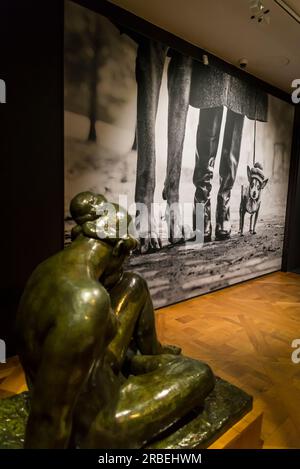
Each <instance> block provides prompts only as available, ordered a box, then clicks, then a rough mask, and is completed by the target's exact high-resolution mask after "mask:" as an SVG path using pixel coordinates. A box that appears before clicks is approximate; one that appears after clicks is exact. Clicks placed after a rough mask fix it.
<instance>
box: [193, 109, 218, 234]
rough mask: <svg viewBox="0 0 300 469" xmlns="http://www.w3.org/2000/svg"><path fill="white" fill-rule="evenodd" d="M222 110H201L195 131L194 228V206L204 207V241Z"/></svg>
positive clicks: (209, 219)
mask: <svg viewBox="0 0 300 469" xmlns="http://www.w3.org/2000/svg"><path fill="white" fill-rule="evenodd" d="M222 116H223V108H222V107H218V108H211V109H202V110H201V111H200V118H199V124H198V130H197V139H196V161H195V169H194V175H193V183H194V185H195V187H196V191H195V196H194V205H195V208H194V220H193V224H194V226H193V228H194V230H195V229H196V228H197V227H196V204H203V206H204V240H205V241H209V240H210V239H211V205H210V192H211V187H212V186H211V180H212V178H213V169H214V164H215V159H216V155H217V151H218V145H219V137H220V130H221V124H222Z"/></svg>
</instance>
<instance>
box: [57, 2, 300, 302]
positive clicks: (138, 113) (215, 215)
mask: <svg viewBox="0 0 300 469" xmlns="http://www.w3.org/2000/svg"><path fill="white" fill-rule="evenodd" d="M64 42H65V55H64V57H65V59H64V60H65V63H64V66H65V87H64V88H65V97H64V110H65V126H64V129H65V130H64V141H65V242H66V244H68V243H69V242H70V232H71V229H72V221H71V217H70V213H69V205H70V201H71V199H72V197H74V196H75V195H76V194H77V193H79V192H82V191H93V192H97V193H99V194H103V195H104V196H105V198H106V199H107V200H108V201H109V202H114V203H121V202H123V201H124V203H125V202H126V204H127V207H126V208H128V209H129V212H130V213H131V215H132V216H133V217H136V219H135V220H136V222H135V228H136V236H137V237H138V238H139V241H140V248H139V250H138V251H137V252H134V254H133V256H131V258H130V260H129V261H128V269H130V270H132V271H136V272H138V273H141V274H142V275H143V277H144V278H145V280H146V281H147V283H148V286H149V288H150V292H151V296H152V298H153V301H154V306H155V307H156V308H157V307H162V306H165V305H168V304H172V303H175V302H178V301H181V300H184V299H187V298H191V297H193V296H197V295H200V294H203V293H207V292H211V291H214V290H217V289H220V288H224V287H226V286H228V285H232V284H235V283H237V282H241V281H245V280H248V279H251V278H254V277H258V276H261V275H264V274H267V273H270V272H274V271H277V270H280V269H281V263H282V250H283V239H284V228H285V217H286V204H287V192H288V178H289V165H290V152H291V141H292V132H293V118H294V109H293V106H292V105H291V104H289V103H287V102H285V101H283V100H280V99H278V98H276V97H274V96H272V95H270V94H267V93H266V92H265V91H264V90H263V89H262V88H259V86H258V85H257V84H253V83H254V81H251V80H248V79H247V78H240V77H238V76H235V75H230V74H228V73H226V72H224V71H223V70H222V69H221V68H218V67H216V66H214V65H212V64H210V62H209V60H208V59H209V58H208V59H207V60H206V59H205V60H203V61H200V60H196V59H194V58H192V57H188V56H185V55H182V54H181V53H180V52H179V51H177V50H174V49H171V48H170V47H169V46H168V45H167V44H163V43H160V42H157V41H156V40H154V39H151V38H148V37H146V36H143V35H142V34H139V33H137V32H136V31H131V30H129V29H128V28H126V27H124V25H118V24H116V23H113V22H112V21H111V20H109V19H108V18H106V17H105V16H103V15H100V14H98V13H95V12H93V11H91V10H88V9H86V8H84V7H82V6H80V5H77V4H75V3H73V2H71V1H66V8H65V41H64ZM121 205H122V203H121ZM199 207H200V209H201V210H199ZM199 214H200V218H201V219H200V223H199V220H198V218H199V216H198V215H199ZM198 232H200V235H201V236H200V238H201V242H199V239H198V234H199V233H198ZM196 241H197V242H196Z"/></svg>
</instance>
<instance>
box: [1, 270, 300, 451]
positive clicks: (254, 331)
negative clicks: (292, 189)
mask: <svg viewBox="0 0 300 469" xmlns="http://www.w3.org/2000/svg"><path fill="white" fill-rule="evenodd" d="M156 317H157V327H158V334H159V338H160V339H161V341H162V342H164V343H170V344H172V343H173V344H177V345H180V346H181V347H182V349H183V353H184V354H186V355H189V356H191V357H194V358H197V359H200V360H203V361H205V362H207V363H208V364H209V365H210V366H211V367H212V368H213V370H214V372H215V373H216V374H218V375H219V376H221V377H222V378H224V379H227V380H228V381H230V382H231V383H233V384H235V385H237V386H239V387H241V388H243V389H244V390H245V391H247V392H248V393H250V394H252V395H253V396H254V399H255V407H256V409H261V410H263V412H264V420H263V433H262V438H263V440H264V447H265V448H299V447H300V364H298V365H295V364H293V363H292V361H291V353H292V351H293V349H292V348H291V343H292V341H293V339H295V338H300V275H297V274H291V273H288V274H286V273H282V272H278V273H274V274H270V275H267V276H264V277H261V278H259V279H255V280H251V281H248V282H245V283H243V284H240V285H236V286H233V287H230V288H227V289H224V290H220V291H218V292H214V293H210V294H208V295H204V296H201V297H197V298H194V299H191V300H188V301H185V302H182V303H178V304H176V305H173V306H168V307H166V308H163V309H160V310H158V311H157V313H156ZM24 389H25V383H24V375H23V372H22V369H21V367H20V365H19V364H18V360H17V359H16V358H13V359H10V360H9V362H8V363H7V364H6V365H0V398H2V397H6V396H8V395H11V394H14V393H17V392H21V391H23V390H24Z"/></svg>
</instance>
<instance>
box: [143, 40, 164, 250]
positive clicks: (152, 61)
mask: <svg viewBox="0 0 300 469" xmlns="http://www.w3.org/2000/svg"><path fill="white" fill-rule="evenodd" d="M167 49H168V48H167V46H165V45H163V44H160V43H158V42H155V41H151V40H148V39H144V40H143V42H141V43H140V44H139V47H138V51H137V59H136V81H137V131H136V135H137V170H136V186H135V202H136V203H137V204H138V205H137V215H138V216H139V224H138V226H137V229H138V231H139V232H140V235H141V238H145V247H144V250H145V252H146V251H147V250H148V248H149V247H150V246H149V244H151V241H150V239H151V232H153V231H155V228H154V226H152V225H153V224H154V221H153V216H152V202H153V196H154V190H155V160H156V156H155V121H156V114H157V108H158V99H159V93H160V87H161V80H162V75H163V69H164V63H165V58H166V53H167ZM147 238H149V239H147ZM155 244H156V242H155ZM155 247H157V246H155Z"/></svg>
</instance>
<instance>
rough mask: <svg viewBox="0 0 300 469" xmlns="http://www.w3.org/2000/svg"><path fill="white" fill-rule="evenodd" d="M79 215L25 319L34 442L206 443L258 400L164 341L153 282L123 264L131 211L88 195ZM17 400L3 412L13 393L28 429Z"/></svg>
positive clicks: (23, 343)
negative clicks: (68, 242) (149, 283)
mask: <svg viewBox="0 0 300 469" xmlns="http://www.w3.org/2000/svg"><path fill="white" fill-rule="evenodd" d="M71 214H72V216H73V218H74V220H75V222H76V223H77V225H76V227H75V228H74V230H73V233H72V237H73V242H72V244H71V245H70V246H68V247H67V248H66V249H65V250H63V251H61V252H59V253H57V254H56V255H54V256H52V257H51V258H49V259H47V260H46V261H44V262H43V263H42V264H40V265H39V266H38V267H37V268H36V270H35V271H34V272H33V274H32V275H31V277H30V279H29V281H28V284H27V286H26V288H25V291H24V294H23V297H22V299H21V303H20V307H19V312H18V316H17V334H18V343H19V355H20V359H21V362H22V365H23V367H24V370H25V374H26V378H27V381H28V385H29V388H30V393H31V405H30V412H29V417H28V421H27V425H26V433H25V447H26V448H74V447H75V448H141V447H145V446H146V447H147V446H148V447H151V448H152V447H158V448H162V447H166V448H175V447H176V448H177V447H196V446H195V445H198V446H201V445H202V446H207V445H208V443H209V442H210V441H212V440H213V439H214V438H215V437H216V436H217V435H219V434H220V432H222V431H224V430H225V429H226V428H227V427H228V425H230V424H232V423H233V422H234V421H236V420H237V419H238V418H240V417H241V415H242V414H243V413H245V412H247V411H248V410H249V408H250V407H251V398H250V397H249V396H248V395H247V394H245V393H244V392H243V391H240V390H238V389H237V388H235V387H233V386H231V385H229V384H228V383H225V382H224V381H222V380H216V379H215V377H214V375H213V373H212V371H211V369H210V368H209V366H208V365H206V364H205V363H202V362H200V361H198V360H193V359H191V358H188V357H185V356H183V355H181V354H180V349H178V348H177V347H175V346H173V347H172V346H162V345H161V344H160V342H159V341H158V339H157V336H156V329H155V321H154V311H153V305H152V301H151V297H150V294H149V290H148V287H147V284H146V282H145V281H144V280H143V279H142V278H141V277H140V276H139V275H137V274H135V273H128V272H126V273H124V272H123V264H124V261H125V260H126V259H127V257H128V256H129V254H130V252H131V251H132V250H133V249H135V248H136V247H137V241H136V240H135V239H134V238H133V237H131V236H130V235H128V234H127V230H125V233H124V223H125V224H126V227H127V226H128V224H129V223H130V222H131V219H130V217H128V216H127V213H126V212H125V211H124V210H123V209H122V208H121V207H118V206H116V205H114V210H110V209H109V208H107V205H106V200H105V198H104V197H103V196H101V195H98V194H93V193H91V192H85V193H81V194H79V195H77V196H76V197H75V198H74V199H73V200H72V202H71ZM13 399H15V400H14V401H13V400H10V399H6V400H4V401H2V402H1V401H0V415H1V414H3V412H4V413H5V410H4V411H3V409H2V407H3V406H5V404H4V403H5V402H6V403H7V402H8V401H9V402H13V404H12V407H13V408H14V410H12V411H11V412H12V415H14V417H11V420H12V421H13V420H15V422H16V421H18V422H19V424H18V425H17V432H18V435H19V434H20V429H21V428H24V421H25V420H26V418H27V415H26V414H24V412H23V413H22V412H20V415H19V417H18V418H16V414H18V412H19V411H18V408H19V407H18V406H20V408H21V407H22V397H16V398H13ZM18 399H19V400H18ZM6 405H8V408H9V404H6ZM1 409H2V410H1ZM22 422H23V424H22ZM22 425H23V427H22ZM10 429H11V430H9V432H10V434H11V435H12V437H11V438H12V440H11V442H10V443H9V442H7V443H5V440H3V431H0V447H1V445H2V446H5V444H6V447H7V445H9V444H11V446H10V447H12V446H13V445H14V440H13V433H14V431H13V426H11V427H10ZM18 438H19V439H18ZM18 438H17V437H16V440H18V443H16V447H19V446H20V437H19V436H18ZM22 438H23V437H21V439H22ZM8 440H9V438H8Z"/></svg>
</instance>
